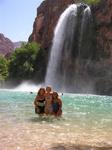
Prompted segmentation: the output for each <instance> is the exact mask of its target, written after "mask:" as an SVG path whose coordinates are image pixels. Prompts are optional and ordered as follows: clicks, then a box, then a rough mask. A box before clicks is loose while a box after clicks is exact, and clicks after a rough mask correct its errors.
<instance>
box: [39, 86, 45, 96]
mask: <svg viewBox="0 0 112 150" xmlns="http://www.w3.org/2000/svg"><path fill="white" fill-rule="evenodd" d="M41 91H43V92H44V93H45V89H44V88H40V89H39V91H38V95H39V96H40V95H41Z"/></svg>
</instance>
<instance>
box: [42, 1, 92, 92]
mask: <svg viewBox="0 0 112 150" xmlns="http://www.w3.org/2000/svg"><path fill="white" fill-rule="evenodd" d="M91 18H92V17H91V10H90V8H89V6H87V5H85V4H72V5H70V6H69V7H68V8H67V9H66V10H65V11H64V12H63V13H62V15H61V16H60V18H59V21H58V24H57V26H56V28H55V32H54V38H53V45H52V48H51V55H50V60H49V63H48V69H47V74H46V79H45V84H46V85H51V86H53V87H54V88H55V89H57V90H60V89H61V90H63V91H69V92H72V91H77V92H79V91H80V90H81V88H82V86H84V85H83V82H82V81H81V79H82V77H80V76H79V75H78V74H79V73H78V72H80V67H78V66H79V65H78V64H80V62H81V61H82V60H83V59H85V58H86V59H88V60H89V59H90V58H91V57H92V51H91V52H90V49H91V33H92V32H91V31H92V30H91V27H92V26H91V23H92V19H91ZM87 30H88V31H87ZM80 60H81V61H80ZM79 80H80V83H82V84H80V86H79Z"/></svg>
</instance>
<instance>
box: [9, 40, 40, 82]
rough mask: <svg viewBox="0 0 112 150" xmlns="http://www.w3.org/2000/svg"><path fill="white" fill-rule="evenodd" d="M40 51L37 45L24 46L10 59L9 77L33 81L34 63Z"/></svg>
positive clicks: (28, 44)
mask: <svg viewBox="0 0 112 150" xmlns="http://www.w3.org/2000/svg"><path fill="white" fill-rule="evenodd" d="M39 51H40V46H39V45H38V44H36V43H34V42H33V43H27V44H23V45H22V46H21V48H17V49H16V50H15V51H14V52H13V53H12V55H11V57H10V64H9V77H10V78H14V79H19V80H21V79H31V78H32V77H33V72H34V62H35V60H36V57H37V55H38V53H39Z"/></svg>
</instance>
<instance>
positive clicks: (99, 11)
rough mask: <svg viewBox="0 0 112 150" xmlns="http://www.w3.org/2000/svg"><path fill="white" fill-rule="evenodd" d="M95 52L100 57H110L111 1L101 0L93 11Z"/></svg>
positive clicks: (111, 31) (111, 53)
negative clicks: (96, 51) (95, 34)
mask: <svg viewBox="0 0 112 150" xmlns="http://www.w3.org/2000/svg"><path fill="white" fill-rule="evenodd" d="M94 16H95V21H96V33H97V37H96V39H97V50H98V52H99V53H100V55H102V57H103V56H106V57H111V56H112V0H102V2H101V4H100V5H99V6H98V7H97V8H96V9H94Z"/></svg>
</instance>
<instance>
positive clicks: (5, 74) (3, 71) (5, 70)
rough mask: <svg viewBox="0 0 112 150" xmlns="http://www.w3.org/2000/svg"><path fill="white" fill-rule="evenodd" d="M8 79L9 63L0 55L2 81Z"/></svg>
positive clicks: (0, 77) (0, 79)
mask: <svg viewBox="0 0 112 150" xmlns="http://www.w3.org/2000/svg"><path fill="white" fill-rule="evenodd" d="M7 77H8V61H7V59H6V58H5V57H4V56H2V55H0V81H4V80H5V79H7Z"/></svg>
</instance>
